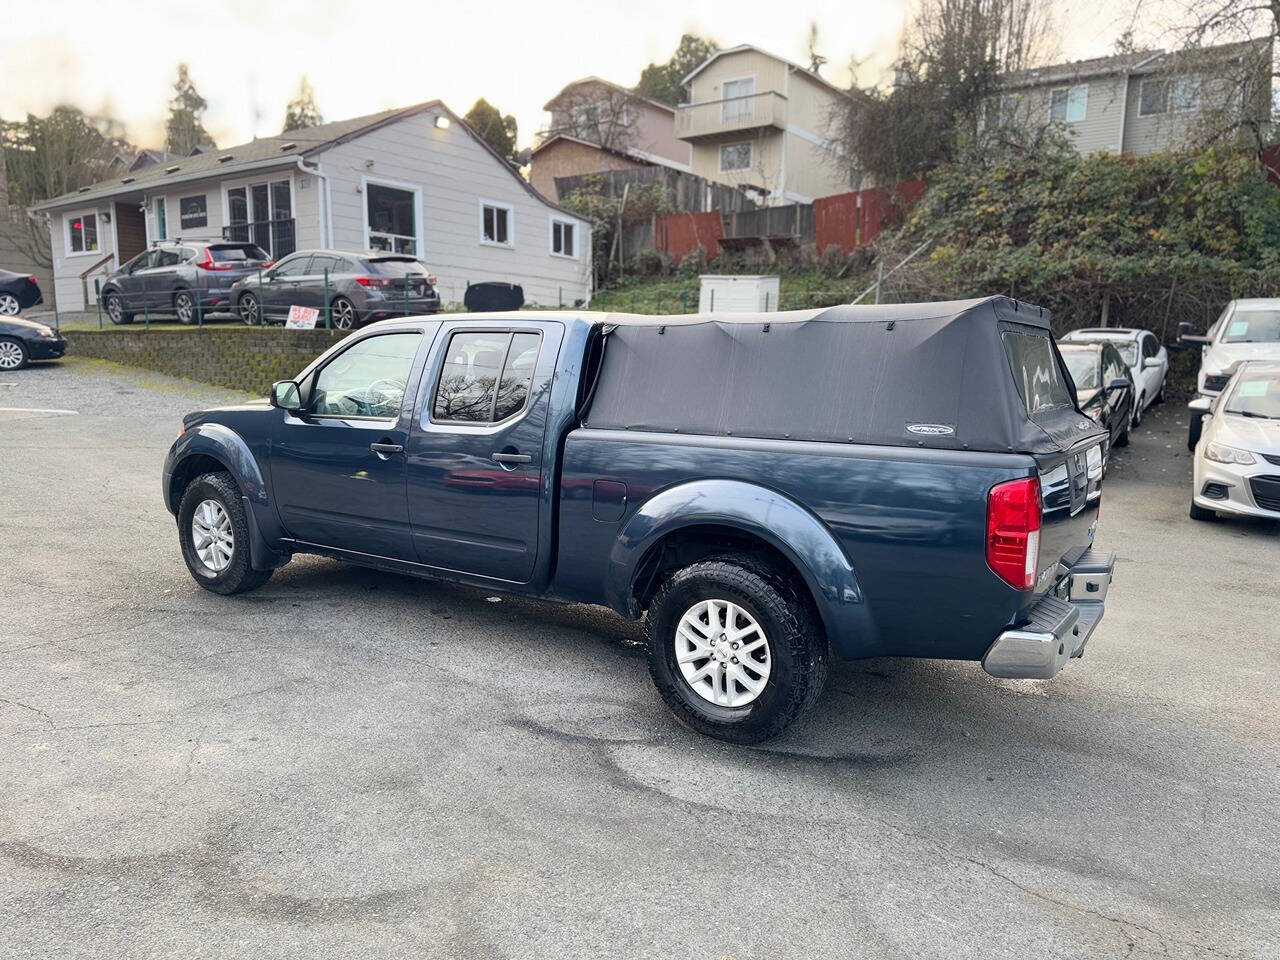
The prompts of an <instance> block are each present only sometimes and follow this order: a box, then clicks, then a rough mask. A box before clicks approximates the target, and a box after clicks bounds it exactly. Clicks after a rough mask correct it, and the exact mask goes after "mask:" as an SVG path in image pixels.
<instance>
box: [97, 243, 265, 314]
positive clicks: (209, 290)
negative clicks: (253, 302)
mask: <svg viewBox="0 0 1280 960" xmlns="http://www.w3.org/2000/svg"><path fill="white" fill-rule="evenodd" d="M270 266H271V255H270V254H269V253H267V252H266V251H265V250H263V249H262V248H261V247H259V246H258V245H257V244H254V243H235V242H224V241H213V240H203V241H202V240H177V241H171V242H160V243H157V244H156V245H155V246H153V247H151V248H150V249H148V250H144V251H142V253H140V254H138V255H137V256H136V257H134V258H133V259H132V260H130V261H129V262H128V263H126V264H125V265H124V266H122V267H121V268H120V269H119V270H116V271H115V272H114V273H111V274H108V275H107V279H106V282H105V283H104V284H103V286H102V305H103V307H104V308H105V309H106V311H107V316H108V317H110V318H111V322H112V323H132V322H133V319H134V317H136V316H137V315H138V314H144V313H145V314H152V313H154V314H166V315H172V316H175V317H177V318H178V322H179V323H195V322H196V319H197V317H198V316H199V314H200V313H201V312H203V313H209V312H213V311H221V312H225V313H234V312H235V304H234V303H233V302H232V299H231V286H232V284H234V283H235V282H236V281H237V280H241V279H243V278H244V277H247V276H249V275H250V274H253V273H257V272H258V271H259V270H262V269H265V268H267V267H270Z"/></svg>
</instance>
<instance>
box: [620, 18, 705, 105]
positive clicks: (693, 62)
mask: <svg viewBox="0 0 1280 960" xmlns="http://www.w3.org/2000/svg"><path fill="white" fill-rule="evenodd" d="M716 49H717V47H716V44H715V41H714V40H705V39H703V38H702V37H699V36H695V35H694V34H692V33H686V34H685V35H684V36H683V37H681V38H680V43H679V45H678V46H677V47H676V52H675V53H673V54H672V55H671V59H670V60H668V61H667V62H666V63H651V64H649V65H648V66H647V67H645V68H644V70H642V71H641V72H640V82H639V83H637V84H636V89H635V92H636V93H638V94H639V95H640V96H642V97H648V98H649V99H650V100H657V101H658V102H660V103H667V104H670V105H671V106H673V107H674V106H678V105H679V104H681V103H684V98H685V91H684V83H683V80H684V78H685V77H687V76H688V75H689V74H690V73H692V72H693V70H694V68H695V67H697V66H698V65H699V64H701V63H702V62H703V61H704V60H706V59H707V57H709V56H711V55H712V54H713V53H715V52H716Z"/></svg>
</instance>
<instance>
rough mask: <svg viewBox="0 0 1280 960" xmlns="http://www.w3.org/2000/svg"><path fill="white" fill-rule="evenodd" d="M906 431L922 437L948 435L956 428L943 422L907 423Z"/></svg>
mask: <svg viewBox="0 0 1280 960" xmlns="http://www.w3.org/2000/svg"><path fill="white" fill-rule="evenodd" d="M907 432H908V433H914V434H918V435H919V436H922V437H950V436H952V435H953V434H954V433H955V432H956V428H955V427H952V426H949V425H947V424H945V423H908V424H907Z"/></svg>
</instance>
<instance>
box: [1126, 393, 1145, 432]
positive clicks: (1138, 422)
mask: <svg viewBox="0 0 1280 960" xmlns="http://www.w3.org/2000/svg"><path fill="white" fill-rule="evenodd" d="M1142 401H1143V398H1142V397H1138V402H1137V403H1135V404H1134V405H1133V419H1132V420H1130V421H1129V426H1130V428H1135V427H1140V426H1142Z"/></svg>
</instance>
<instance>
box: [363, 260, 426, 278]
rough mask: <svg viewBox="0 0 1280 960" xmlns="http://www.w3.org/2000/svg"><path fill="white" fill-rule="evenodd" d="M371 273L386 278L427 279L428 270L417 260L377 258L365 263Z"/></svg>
mask: <svg viewBox="0 0 1280 960" xmlns="http://www.w3.org/2000/svg"><path fill="white" fill-rule="evenodd" d="M365 265H366V266H367V267H368V269H369V270H370V272H372V273H376V274H379V275H381V276H384V277H425V276H426V275H427V268H426V267H424V266H423V265H422V264H421V263H419V262H418V261H417V260H412V259H407V258H406V259H394V260H393V259H391V258H390V257H376V258H370V259H368V260H366V261H365Z"/></svg>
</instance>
